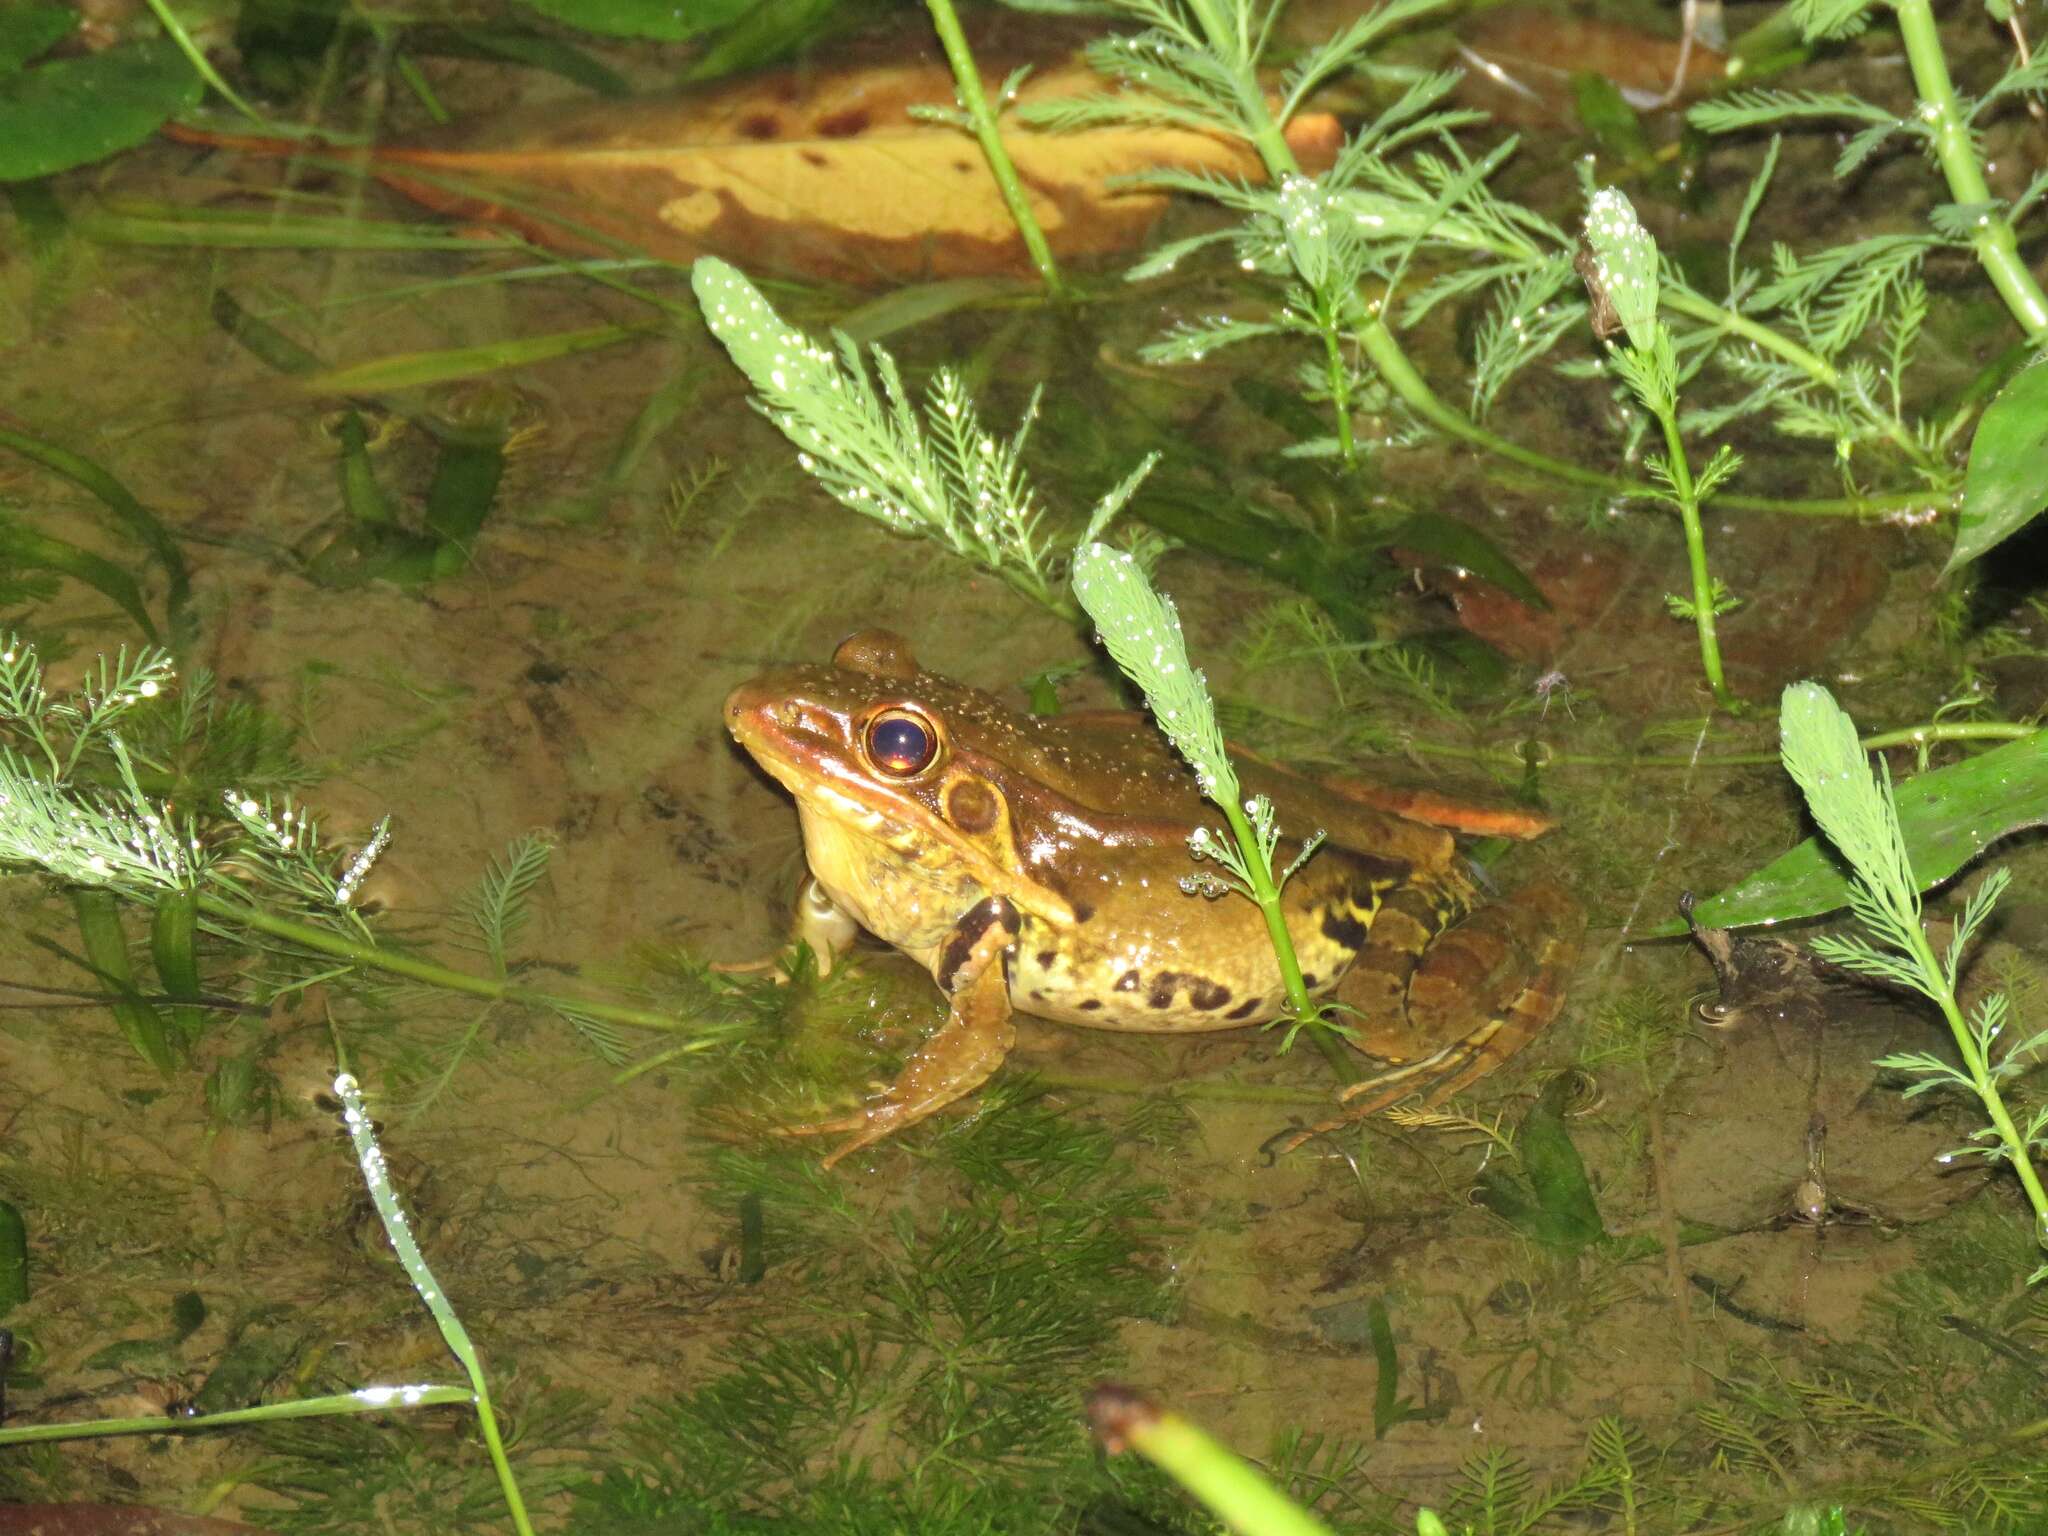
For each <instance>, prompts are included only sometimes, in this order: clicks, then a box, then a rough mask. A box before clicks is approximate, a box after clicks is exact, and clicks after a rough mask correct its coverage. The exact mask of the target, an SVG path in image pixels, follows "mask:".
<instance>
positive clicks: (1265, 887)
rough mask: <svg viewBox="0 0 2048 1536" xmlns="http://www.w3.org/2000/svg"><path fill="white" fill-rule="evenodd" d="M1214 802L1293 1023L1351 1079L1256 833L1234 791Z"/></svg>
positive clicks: (1344, 1079)
mask: <svg viewBox="0 0 2048 1536" xmlns="http://www.w3.org/2000/svg"><path fill="white" fill-rule="evenodd" d="M1215 803H1216V804H1217V805H1218V806H1219V807H1221V808H1222V811H1223V819H1224V820H1225V821H1227V822H1229V823H1230V835H1231V836H1232V837H1234V838H1236V839H1237V851H1238V852H1239V853H1240V854H1241V855H1242V856H1243V858H1244V867H1245V872H1246V873H1247V874H1248V875H1249V876H1250V877H1251V883H1252V900H1254V901H1256V902H1257V903H1258V904H1259V915H1260V916H1262V917H1263V918H1265V920H1266V936H1267V937H1268V938H1269V939H1271V940H1272V941H1273V956H1274V958H1275V959H1277V960H1278V961H1279V962H1280V980H1281V983H1282V984H1283V985H1284V986H1285V987H1286V988H1287V1006H1288V1009H1289V1011H1290V1012H1292V1013H1293V1015H1294V1021H1295V1023H1296V1024H1298V1025H1300V1026H1301V1027H1302V1028H1304V1029H1306V1030H1307V1031H1308V1032H1309V1038H1310V1039H1311V1040H1313V1041H1315V1043H1316V1049H1317V1050H1319V1051H1321V1052H1322V1053H1323V1055H1324V1056H1325V1057H1327V1058H1328V1060H1329V1063H1330V1066H1331V1067H1332V1068H1333V1069H1334V1070H1335V1071H1336V1073H1337V1076H1338V1079H1339V1080H1340V1081H1342V1082H1347V1083H1348V1082H1351V1081H1352V1080H1353V1079H1355V1078H1356V1077H1357V1075H1358V1074H1357V1073H1356V1072H1355V1071H1354V1070H1353V1067H1352V1061H1351V1057H1350V1054H1349V1053H1348V1052H1347V1051H1345V1049H1344V1047H1343V1045H1342V1043H1341V1042H1339V1041H1338V1040H1337V1038H1336V1035H1335V1032H1334V1031H1333V1030H1331V1029H1330V1028H1329V1027H1328V1026H1326V1025H1325V1024H1324V1022H1323V1010H1322V1009H1321V1008H1319V1007H1317V1006H1316V1002H1315V999H1314V998H1312V997H1310V996H1309V995H1308V984H1307V983H1306V982H1304V981H1303V980H1302V979H1301V961H1300V960H1299V959H1298V958H1297V957H1296V956H1295V953H1294V936H1293V935H1292V934H1290V933H1289V932H1288V931H1287V917H1286V915H1285V914H1284V913H1283V912H1282V911H1281V910H1280V887H1279V886H1277V885H1275V884H1274V883H1273V871H1272V868H1271V866H1269V865H1268V864H1267V863H1266V852H1265V850H1264V849H1263V848H1261V847H1260V846H1259V839H1258V834H1256V833H1255V832H1253V831H1252V827H1251V823H1250V822H1248V821H1246V820H1245V815H1244V808H1243V807H1242V806H1240V805H1239V804H1238V803H1237V797H1236V796H1235V795H1218V796H1216V797H1215Z"/></svg>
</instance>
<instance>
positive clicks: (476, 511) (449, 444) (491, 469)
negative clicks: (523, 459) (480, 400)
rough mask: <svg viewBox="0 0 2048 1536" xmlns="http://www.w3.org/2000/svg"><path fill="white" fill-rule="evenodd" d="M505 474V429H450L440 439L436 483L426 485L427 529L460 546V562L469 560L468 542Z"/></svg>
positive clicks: (473, 537) (488, 514) (435, 472)
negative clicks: (454, 431) (497, 430)
mask: <svg viewBox="0 0 2048 1536" xmlns="http://www.w3.org/2000/svg"><path fill="white" fill-rule="evenodd" d="M504 473H505V438H504V434H503V433H501V432H470V433H462V434H454V433H450V434H447V435H444V436H443V437H442V439H441V454H440V458H439V459H438V460H437V461H436V462H435V465H434V483H433V484H432V485H430V486H429V487H428V488H427V507H426V520H427V527H428V528H430V529H431V530H432V531H433V532H434V533H435V534H437V535H438V536H439V537H440V538H441V540H442V541H443V542H444V543H447V544H451V545H455V546H457V550H456V555H455V559H456V563H457V564H460V563H461V562H462V561H465V560H467V559H468V558H469V546H470V545H471V543H472V542H474V540H475V539H476V536H477V532H478V530H479V529H481V528H482V527H483V525H484V519H485V518H487V517H489V516H490V514H491V503H492V501H493V500H494V499H495V498H496V497H497V494H498V481H499V480H500V479H501V478H502V477H503V476H504Z"/></svg>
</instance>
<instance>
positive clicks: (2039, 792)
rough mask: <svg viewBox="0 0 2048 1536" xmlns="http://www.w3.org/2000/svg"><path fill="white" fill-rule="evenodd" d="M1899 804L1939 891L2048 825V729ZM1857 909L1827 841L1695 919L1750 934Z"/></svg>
mask: <svg viewBox="0 0 2048 1536" xmlns="http://www.w3.org/2000/svg"><path fill="white" fill-rule="evenodd" d="M1897 796H1898V806H1899V824H1900V826H1901V827H1902V828H1903V829H1904V831H1905V835H1906V854H1907V857H1908V858H1909V859H1910V860H1911V861H1912V865H1913V873H1914V874H1915V875H1916V876H1917V877H1918V878H1919V880H1920V883H1921V887H1922V889H1931V888H1933V887H1934V886H1937V885H1940V884H1941V883H1942V882H1943V881H1944V880H1947V879H1949V878H1950V877H1951V876H1953V875H1954V874H1955V873H1956V872H1957V871H1958V870H1960V869H1961V868H1962V867H1963V866H1964V865H1966V864H1968V863H1969V862H1970V861H1971V860H1972V859H1974V858H1976V857H1977V856H1978V855H1979V854H1980V853H1982V852H1983V851H1984V850H1985V849H1986V848H1989V847H1990V846H1991V845H1992V844H1993V843H1995V842H1997V841H1998V840H1999V839H2000V838H2002V837H2009V836H2011V835H2012V834H2013V833H2015V832H2019V831H2023V830H2025V829H2026V828H2028V827H2039V826H2048V731H2037V732H2035V733H2034V734H2033V735H2032V736H2027V737H2024V738H2022V739H2021V740H2019V741H2013V742H2007V743H2006V744H2005V745H2004V746H2002V747H1997V748H1994V749H1993V750H1992V751H1989V752H1986V753H1984V754H1983V755H1982V756H1981V757H1973V758H1971V759H1970V760H1969V761H1967V762H1962V763H1952V764H1950V765H1949V766H1948V767H1946V768H1936V769H1933V770H1932V771H1930V772H1927V773H1921V774H1915V775H1914V776H1913V777H1912V778H1910V779H1907V780H1905V781H1904V782H1903V783H1901V784H1900V785H1899V786H1898V791H1897ZM1848 902H1849V881H1848V876H1847V874H1846V873H1845V872H1844V870H1843V868H1842V865H1841V864H1840V863H1838V862H1837V861H1836V859H1835V856H1834V854H1833V853H1832V852H1831V851H1829V850H1828V849H1827V848H1826V847H1825V845H1824V844H1822V843H1821V842H1820V841H1819V840H1818V839H1815V838H1808V839H1807V840H1806V841H1805V842H1803V843H1801V844H1800V845H1799V846H1798V847H1796V848H1794V849H1793V850H1792V851H1791V852H1789V853H1786V854H1784V855H1782V856H1780V857H1779V858H1776V859H1773V860H1772V861H1771V862H1770V863H1769V864H1766V865H1765V866H1764V867H1763V868H1762V869H1760V870H1758V871H1757V872H1756V873H1755V874H1753V875H1751V876H1750V877H1749V878H1748V879H1747V880H1744V881H1743V882H1742V883H1741V884H1739V885H1735V886H1732V887H1730V888H1729V889H1728V890H1725V891H1723V892H1721V893H1720V894H1719V895H1718V896H1714V897H1712V898H1710V899H1708V900H1706V901H1702V902H1701V903H1699V905H1698V906H1697V907H1695V908H1694V909H1693V918H1694V920H1695V921H1696V922H1698V923H1699V925H1700V926H1701V927H1702V928H1742V927H1747V926H1749V925H1751V924H1754V923H1772V922H1787V921H1790V920H1792V919H1794V918H1801V917H1817V916H1819V915H1820V914H1821V913H1823V912H1832V911H1834V910H1835V909H1836V908H1838V907H1843V906H1847V905H1848ZM1683 932H1685V925H1684V924H1683V923H1678V922H1672V923H1666V924H1664V925H1663V926H1661V927H1658V928H1655V929H1653V930H1651V932H1650V933H1649V934H1648V935H1647V936H1648V937H1652V938H1664V937H1668V936H1672V935H1676V934H1680V933H1683Z"/></svg>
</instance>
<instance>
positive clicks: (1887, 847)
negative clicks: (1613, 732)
mask: <svg viewBox="0 0 2048 1536" xmlns="http://www.w3.org/2000/svg"><path fill="white" fill-rule="evenodd" d="M1778 729H1779V750H1780V752H1781V753H1782V755H1783V759H1784V764H1785V771H1786V772H1787V773H1789V774H1790V775H1791V776H1792V779H1793V781H1794V782H1795V783H1797V784H1798V786H1799V788H1800V790H1801V792H1802V793H1803V794H1804V795H1805V796H1806V804H1807V807H1808V809H1810V810H1811V811H1812V812H1813V819H1814V820H1815V821H1816V822H1817V823H1818V824H1819V826H1820V829H1821V831H1822V832H1823V833H1824V834H1826V836H1827V839H1828V841H1829V842H1831V843H1833V844H1834V845H1835V848H1836V850H1837V851H1838V852H1839V853H1840V854H1841V855H1842V857H1843V858H1844V859H1845V860H1846V861H1847V862H1848V864H1849V868H1850V870H1851V872H1852V875H1853V878H1852V879H1851V881H1850V886H1849V910H1850V911H1851V912H1852V913H1853V914H1854V916H1855V918H1856V920H1857V923H1858V924H1859V925H1860V927H1861V930H1862V931H1861V932H1860V933H1856V934H1851V935H1846V936H1839V937H1828V938H1821V939H1816V940H1815V941H1814V945H1813V949H1814V953H1816V954H1818V955H1820V956H1821V957H1822V958H1823V959H1826V960H1831V961H1833V962H1834V963H1835V964H1837V965H1841V966H1844V967H1846V968H1847V969H1849V970H1852V971H1856V972H1858V973H1859V974H1861V975H1865V976H1869V977H1872V978H1874V979H1876V980H1879V981H1884V982H1888V983H1891V984H1892V985H1894V986H1899V987H1904V988H1906V989H1908V990H1910V991H1913V992H1917V993H1919V994H1920V995H1921V996H1922V997H1925V998H1926V999H1928V1001H1930V1002H1932V1003H1933V1004H1934V1005H1935V1006H1936V1007H1937V1008H1939V1009H1940V1010H1941V1014H1942V1018H1943V1019H1944V1020H1945V1021H1946V1022H1947V1024H1948V1027H1949V1034H1950V1036H1951V1037H1952V1038H1953V1039H1954V1041H1955V1046H1956V1053H1957V1055H1958V1056H1959V1057H1960V1059H1961V1061H1962V1065H1961V1066H1960V1067H1957V1066H1956V1065H1954V1064H1953V1063H1952V1062H1949V1061H1946V1060H1944V1059H1943V1058H1941V1057H1939V1056H1936V1055H1934V1054H1933V1053H1931V1052H1927V1051H1908V1052H1903V1053H1901V1054H1898V1055H1893V1056H1886V1057H1883V1058H1881V1059H1880V1060H1879V1062H1878V1065H1879V1066H1883V1067H1890V1068H1893V1069H1895V1070H1897V1071H1901V1072H1905V1073H1908V1074H1910V1075H1911V1076H1913V1077H1914V1078H1915V1079H1916V1081H1915V1082H1914V1083H1913V1085H1912V1086H1911V1087H1910V1088H1908V1089H1907V1090H1906V1093H1907V1094H1908V1096H1911V1095H1913V1094H1919V1093H1926V1092H1929V1091H1931V1090H1934V1089H1937V1088H1955V1089H1960V1090H1962V1091H1963V1092H1964V1093H1965V1094H1967V1095H1968V1096H1970V1097H1971V1098H1973V1099H1975V1100H1976V1102H1977V1104H1978V1106H1979V1107H1980V1108H1981V1109H1982V1110H1983V1112H1984V1116H1985V1119H1986V1120H1987V1121H1988V1122H1989V1123H1988V1125H1986V1127H1985V1128H1984V1129H1983V1130H1981V1131H1979V1132H1978V1133H1977V1135H1976V1137H1975V1138H1974V1139H1975V1140H1976V1141H1977V1142H1978V1145H1977V1146H1975V1147H1973V1148H1971V1149H1969V1150H1971V1151H1973V1152H1976V1153H1978V1154H1979V1155H1982V1156H1984V1157H1988V1158H1991V1159H1993V1160H2003V1161H2005V1162H2008V1163H2010V1164H2011V1165H2012V1169H2013V1172H2014V1174H2015V1175H2016V1176H2017V1177H2018V1179H2019V1181H2020V1187H2021V1188H2022V1189H2023V1190H2025V1191H2026V1196H2027V1200H2028V1202H2029V1204H2031V1205H2032V1207H2033V1210H2034V1231H2035V1238H2036V1240H2037V1241H2038V1242H2039V1243H2040V1244H2041V1245H2042V1246H2043V1247H2044V1248H2048V1192H2044V1190H2043V1188H2042V1184H2041V1178H2040V1175H2039V1173H2038V1172H2037V1171H2036V1169H2035V1167H2034V1163H2033V1152H2034V1149H2036V1148H2039V1147H2042V1146H2043V1145H2044V1141H2043V1138H2044V1136H2048V1107H2044V1108H2041V1109H2037V1110H2035V1111H2034V1113H2033V1114H2032V1115H2031V1116H2029V1117H2028V1120H2027V1123H2026V1125H2025V1126H2024V1127H2021V1126H2020V1125H2018V1124H2017V1123H2016V1122H2015V1121H2014V1120H2013V1117H2012V1112H2011V1110H2010V1109H2009V1108H2008V1107H2007V1105H2006V1103H2005V1099H2004V1095H2003V1092H2002V1091H2001V1090H2002V1085H2003V1084H2005V1083H2007V1082H2010V1081H2011V1080H2012V1079H2013V1078H2015V1077H2017V1076H2018V1075H2019V1074H2020V1073H2021V1072H2023V1071H2025V1070H2027V1069H2028V1068H2029V1067H2031V1066H2033V1065H2034V1064H2035V1063H2036V1060H2037V1058H2038V1057H2039V1056H2040V1054H2041V1052H2042V1049H2043V1047H2044V1046H2048V1030H2036V1031H2035V1032H2034V1033H2033V1034H2031V1035H2029V1036H2027V1037H2026V1038H2025V1039H2022V1040H2019V1041H2017V1042H2015V1043H2013V1044H2011V1045H2008V1046H2005V1047H2004V1048H2003V1049H2002V1050H2001V1049H2000V1037H2001V1036H2002V1035H2003V1034H2004V1033H2005V1031H2006V1028H2007V1026H2008V1024H2009V1023H2010V1021H2011V1012H2012V1010H2011V1004H2010V1000H2009V999H2008V998H2007V997H2006V996H2005V994H2003V993H1992V994H1990V995H1988V996H1986V997H1985V998H1984V999H1983V1000H1982V1001H1980V1002H1979V1003H1978V1004H1977V1005H1976V1007H1975V1008H1973V1009H1972V1010H1970V1012H1969V1013H1968V1014H1967V1015H1966V1014H1965V1013H1964V1011H1963V1008H1962V1004H1961V1002H1960V1000H1959V998H1958V995H1957V993H1958V987H1959V983H1960V978H1961V973H1962V967H1963V959H1964V956H1965V954H1966V953H1967V951H1968V950H1969V947H1970V941H1971V940H1972V939H1973V938H1975V937H1976V935H1977V934H1978V933H1979V932H1981V931H1982V929H1983V926H1984V923H1985V920H1986V919H1987V918H1989V917H1990V915H1991V911H1992V908H1993V907H1994V906H1995V905H1996V904H1997V901H1998V898H1999V895H2000V894H2001V893H2002V892H2003V891H2004V890H2005V887H2006V881H2007V874H2006V871H2005V870H2003V869H1998V870H1994V871H1992V873H1991V874H1990V876H1989V877H1988V878H1986V879H1985V880H1984V882H1983V883H1982V884H1981V885H1979V886H1978V887H1977V889H1976V890H1975V891H1974V892H1972V893H1971V896H1970V899H1969V900H1968V901H1967V902H1966V903H1965V904H1964V907H1963V914H1962V917H1961V919H1960V920H1959V921H1958V922H1957V924H1956V927H1955V933H1954V935H1953V936H1952V937H1951V938H1950V940H1949V942H1948V945H1947V947H1946V948H1945V949H1944V950H1943V951H1942V953H1941V954H1939V955H1937V954H1936V953H1935V951H1934V946H1933V944H1932V943H1931V942H1930V941H1929V939H1928V937H1927V930H1926V928H1925V926H1924V925H1923V923H1922V921H1921V906H1920V882H1919V881H1918V880H1917V879H1916V878H1915V877H1914V874H1913V862H1912V857H1911V855H1910V854H1909V852H1908V851H1907V848H1906V838H1905V833H1904V831H1903V829H1902V828H1901V826H1900V824H1899V814H1898V808H1897V806H1896V804H1895V803H1894V801H1893V798H1892V781H1891V773H1890V771H1889V770H1888V769H1886V768H1884V767H1883V766H1882V760H1880V767H1879V770H1878V772H1876V773H1874V774H1873V773H1872V772H1871V768H1870V763H1869V760H1868V759H1867V758H1866V757H1865V756H1864V751H1863V747H1862V745H1861V744H1860V743H1859V742H1858V741H1857V738H1856V726H1855V722H1854V721H1852V720H1851V719H1850V718H1849V717H1848V715H1847V714H1845V713H1844V712H1843V710H1842V708H1841V706H1840V705H1838V704H1836V702H1835V700H1834V697H1833V695H1831V694H1830V693H1829V692H1828V691H1827V689H1825V688H1823V687H1821V686H1820V684H1818V683H1795V684H1793V685H1792V686H1791V687H1789V688H1787V689H1786V690H1785V695H1784V700H1783V703H1782V705H1781V706H1780V710H1779V724H1778ZM2044 1276H2048V1265H2043V1266H2042V1267H2041V1268H2040V1269H2037V1270H2036V1271H2035V1272H2034V1274H2033V1275H2032V1277H2031V1279H2032V1280H2035V1281H2038V1280H2040V1279H2042V1278H2043V1277H2044Z"/></svg>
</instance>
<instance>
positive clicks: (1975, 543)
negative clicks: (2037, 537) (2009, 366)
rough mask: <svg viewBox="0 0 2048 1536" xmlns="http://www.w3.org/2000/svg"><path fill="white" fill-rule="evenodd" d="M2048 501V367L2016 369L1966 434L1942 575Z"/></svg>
mask: <svg viewBox="0 0 2048 1536" xmlns="http://www.w3.org/2000/svg"><path fill="white" fill-rule="evenodd" d="M2044 506H2048V366H2043V365H2042V364H2040V363H2036V364H2035V365H2034V366H2033V367H2031V368H2029V369H2027V370H2025V371H2024V372H2022V373H2019V374H2015V375H2014V376H2013V378H2012V379H2011V380H2010V381H2009V382H2008V383H2007V384H2006V386H2005V388H2003V389H2001V390H2000V391H1999V392H1998V398H1997V399H1995V400H1993V401H1992V402H1991V404H1990V405H1988V406H1986V407H1985V409H1984V415H1983V418H1982V419H1981V420H1980V421H1979V422H1978V423H1977V435H1976V436H1975V437H1973V438H1971V439H1970V467H1969V469H1968V470H1966V471H1965V472H1964V475H1963V511H1962V516H1961V517H1960V518H1959V519H1958V520H1957V523H1956V547H1955V548H1954V549H1953V550H1951V551H1950V552H1949V557H1948V564H1947V565H1945V566H1944V567H1942V574H1944V575H1946V574H1947V573H1948V572H1950V571H1953V570H1955V569H1957V568H1958V567H1960V566H1964V565H1967V564H1968V563H1969V562H1970V561H1972V560H1974V559H1976V558H1977V557H1978V556H1979V555H1981V554H1983V553H1984V552H1985V551H1986V550H1988V549H1990V548H1992V547H1993V546H1994V545H1996V544H1998V543H1999V542H2000V541H2002V540H2004V539H2006V538H2008V537H2010V536H2011V535H2012V534H2015V533H2017V532H2019V530H2020V529H2022V528H2024V527H2025V526H2026V525H2027V524H2028V523H2030V522H2032V521H2033V520H2034V517H2035V515H2036V514H2037V513H2039V512H2040V510H2041V508H2042V507H2044Z"/></svg>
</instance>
